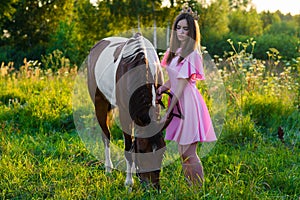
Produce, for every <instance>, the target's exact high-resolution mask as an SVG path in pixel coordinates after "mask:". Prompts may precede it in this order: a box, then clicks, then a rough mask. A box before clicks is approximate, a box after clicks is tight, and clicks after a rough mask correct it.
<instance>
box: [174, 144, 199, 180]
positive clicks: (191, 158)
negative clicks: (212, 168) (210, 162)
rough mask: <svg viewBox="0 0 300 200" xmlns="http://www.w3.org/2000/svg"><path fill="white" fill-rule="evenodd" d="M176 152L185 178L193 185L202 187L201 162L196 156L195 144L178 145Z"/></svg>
mask: <svg viewBox="0 0 300 200" xmlns="http://www.w3.org/2000/svg"><path fill="white" fill-rule="evenodd" d="M178 151H179V154H180V155H181V159H182V169H183V172H184V175H185V177H186V178H187V180H188V181H191V182H192V183H193V184H195V185H198V186H202V183H203V181H204V173H203V167H202V164H201V161H200V159H199V157H198V155H197V143H193V144H190V145H180V144H178Z"/></svg>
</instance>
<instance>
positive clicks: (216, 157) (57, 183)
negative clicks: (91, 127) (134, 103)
mask: <svg viewBox="0 0 300 200" xmlns="http://www.w3.org/2000/svg"><path fill="white" fill-rule="evenodd" d="M229 42H230V41H229ZM299 62H300V60H299V59H298V60H296V59H295V60H294V61H293V62H290V63H284V62H282V61H280V58H278V56H277V55H276V54H275V53H274V52H272V54H271V55H270V59H269V60H268V61H260V60H256V59H254V58H252V57H251V54H247V53H246V52H245V51H236V52H233V53H232V55H231V56H230V57H229V58H228V59H227V60H226V61H225V60H218V62H217V63H218V66H219V69H220V70H219V73H220V74H221V75H222V79H223V82H224V86H225V92H226V97H227V98H226V102H225V103H226V105H227V110H226V116H225V119H224V125H223V129H222V134H221V135H220V138H219V140H218V142H217V144H216V145H215V147H214V148H213V149H212V151H211V152H209V154H207V155H206V156H205V157H203V158H202V159H201V160H202V164H203V166H204V171H205V184H204V186H203V187H202V188H201V189H199V188H194V187H189V186H188V185H187V184H186V182H185V180H184V177H183V174H182V172H181V165H180V161H179V160H176V161H175V162H174V163H172V164H171V165H168V166H166V167H164V168H163V169H162V173H161V187H162V188H161V191H160V193H158V192H157V191H155V190H151V189H144V188H143V187H142V186H141V185H140V184H139V183H138V180H137V178H136V177H135V182H136V184H135V185H134V187H133V188H132V191H130V190H128V188H125V187H124V180H125V172H122V171H118V170H114V171H113V172H112V174H109V175H106V174H105V170H104V164H103V163H102V162H99V161H98V160H97V159H96V158H95V157H94V156H93V155H92V154H91V153H90V152H89V150H88V149H87V148H86V146H85V144H84V143H83V142H82V140H81V138H80V137H79V136H78V133H77V131H76V128H75V126H74V123H73V113H72V93H73V87H74V80H75V78H76V75H77V70H76V68H64V67H60V69H59V70H56V71H52V70H41V69H40V67H39V65H38V63H37V62H33V61H26V60H24V65H23V66H22V67H21V68H20V69H19V70H14V69H13V65H12V63H8V64H4V63H3V64H2V66H1V74H0V91H1V93H0V157H1V159H0V197H1V198H2V199H270V200H271V199H272V200H273V199H299V198H300V114H299V109H300V107H299V106H300V104H299V103H300V86H299V84H300V78H299V74H300V64H299ZM202 92H205V91H202ZM206 98H207V97H206ZM211 109H213V108H211ZM282 133H283V135H282ZM200 153H201V152H199V154H200Z"/></svg>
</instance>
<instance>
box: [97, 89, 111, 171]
mask: <svg viewBox="0 0 300 200" xmlns="http://www.w3.org/2000/svg"><path fill="white" fill-rule="evenodd" d="M110 107H111V106H110V104H109V102H108V101H107V100H106V99H105V98H104V96H103V95H102V94H101V92H100V91H99V90H98V89H97V91H96V95H95V111H96V117H97V120H98V123H99V125H100V127H101V129H102V131H103V134H102V141H103V143H104V147H105V172H106V173H111V170H112V168H113V164H112V161H111V157H110V131H109V129H108V126H107V113H108V112H109V111H110Z"/></svg>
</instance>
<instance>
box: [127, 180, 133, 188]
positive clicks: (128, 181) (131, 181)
mask: <svg viewBox="0 0 300 200" xmlns="http://www.w3.org/2000/svg"><path fill="white" fill-rule="evenodd" d="M133 183H134V181H133V179H128V180H126V181H125V187H132V186H133Z"/></svg>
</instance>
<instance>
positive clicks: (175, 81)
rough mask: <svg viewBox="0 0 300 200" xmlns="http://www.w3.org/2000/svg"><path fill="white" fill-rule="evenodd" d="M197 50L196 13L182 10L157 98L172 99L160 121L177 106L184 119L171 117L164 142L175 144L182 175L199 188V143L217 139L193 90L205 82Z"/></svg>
mask: <svg viewBox="0 0 300 200" xmlns="http://www.w3.org/2000/svg"><path fill="white" fill-rule="evenodd" d="M197 47H200V31H199V26H198V23H197V14H195V13H194V12H193V11H192V10H191V9H190V8H187V9H185V10H183V11H182V12H181V13H180V14H179V15H178V16H177V17H176V19H175V22H174V23H173V26H172V33H171V39H170V48H169V49H168V50H167V51H166V53H165V55H164V57H163V59H162V61H161V65H162V66H163V67H166V70H167V72H168V76H169V80H168V81H167V82H166V83H165V84H164V85H163V86H161V87H159V88H158V90H157V93H158V94H157V95H158V98H161V96H160V95H161V93H162V92H163V91H166V90H169V89H170V91H171V93H172V94H173V98H172V99H171V101H170V102H169V108H168V110H167V113H166V115H165V116H164V117H163V118H162V122H163V121H166V118H168V117H169V116H170V112H171V111H172V109H173V108H174V111H173V112H174V113H178V110H177V106H175V105H176V104H177V103H178V104H179V108H180V109H181V112H182V115H183V117H182V118H181V119H180V118H177V117H174V118H173V119H172V121H171V123H170V124H169V126H168V127H167V129H166V140H173V141H176V142H177V143H178V151H179V154H180V156H181V159H182V168H183V172H184V175H185V177H186V179H187V181H188V182H189V183H193V184H196V185H199V186H202V183H203V181H204V173H203V167H202V164H201V161H200V159H199V157H198V155H197V144H198V142H211V141H215V140H217V138H216V135H215V132H214V128H213V126H212V122H211V118H210V115H209V112H208V109H207V106H206V104H205V102H204V100H203V98H202V96H201V94H200V93H199V91H198V89H197V87H196V81H197V80H204V73H203V71H204V70H203V62H202V57H201V55H200V54H199V51H198V50H197Z"/></svg>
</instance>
